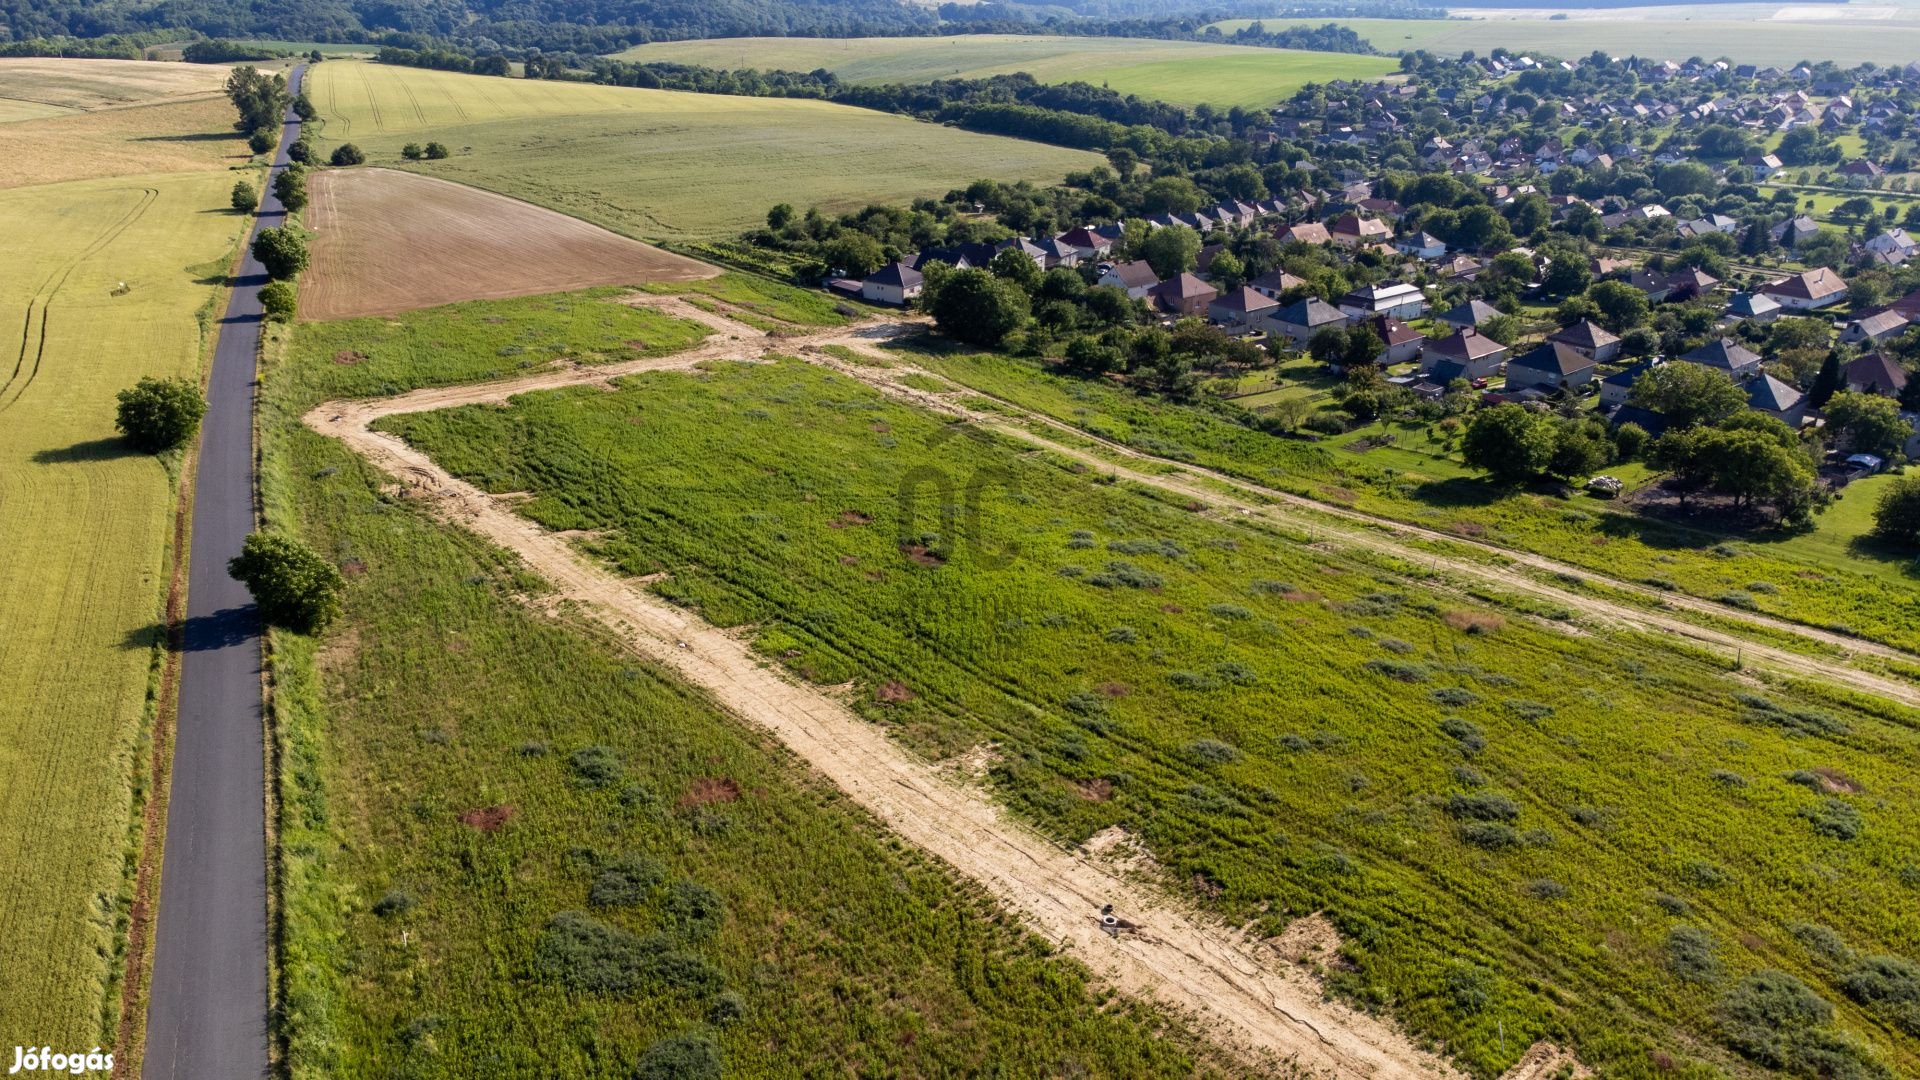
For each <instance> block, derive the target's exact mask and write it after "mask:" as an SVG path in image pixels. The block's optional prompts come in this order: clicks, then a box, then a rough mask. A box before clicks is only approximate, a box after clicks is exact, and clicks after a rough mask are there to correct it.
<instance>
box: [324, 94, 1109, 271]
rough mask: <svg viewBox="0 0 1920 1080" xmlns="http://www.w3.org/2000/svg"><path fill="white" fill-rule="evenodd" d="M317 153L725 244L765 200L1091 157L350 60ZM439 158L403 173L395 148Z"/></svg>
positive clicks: (936, 189)
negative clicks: (431, 149)
mask: <svg viewBox="0 0 1920 1080" xmlns="http://www.w3.org/2000/svg"><path fill="white" fill-rule="evenodd" d="M307 77H308V80H309V82H310V87H309V91H308V93H309V96H310V97H312V99H313V101H314V104H315V105H316V106H317V107H318V108H319V109H320V112H321V115H322V116H323V117H324V118H325V121H326V123H325V124H324V126H323V127H322V128H321V130H320V132H319V134H318V136H317V137H316V141H317V143H318V144H319V147H320V149H321V151H322V153H323V154H324V153H327V152H330V151H331V149H332V148H333V147H334V146H336V145H339V144H340V143H342V142H348V141H351V142H353V143H355V144H356V145H358V146H359V147H360V148H361V149H362V150H364V151H366V152H367V154H368V158H369V160H370V162H372V163H374V164H379V165H385V166H392V167H404V168H408V169H415V170H418V171H421V172H424V173H427V174H429V175H433V176H438V177H442V178H444V179H448V180H456V181H459V182H461V183H466V184H471V185H473V186H475V187H480V188H485V189H487V190H490V191H497V192H500V193H502V194H506V195H512V196H514V197H516V198H520V199H525V200H526V201H528V202H532V203H537V204H539V205H542V206H547V207H550V208H552V209H555V210H559V211H561V212H563V213H567V214H571V215H573V216H575V217H578V218H581V219H583V220H586V221H590V222H592V223H594V224H596V225H600V226H603V227H605V228H608V229H612V230H613V231H615V232H619V233H624V234H626V235H628V236H631V237H634V238H636V239H641V240H656V241H657V240H687V239H714V238H721V237H727V236H732V235H734V234H737V233H738V232H740V231H741V230H742V229H745V228H749V227H751V226H753V225H756V224H759V223H760V222H762V221H763V220H764V219H765V216H766V212H767V208H768V207H770V206H772V205H773V204H775V203H778V202H790V203H793V204H794V205H796V206H800V207H807V206H818V207H820V208H821V209H823V210H829V211H836V212H837V211H844V210H852V209H857V208H859V207H861V206H865V205H867V204H869V203H888V202H905V201H908V200H911V199H914V198H919V197H924V196H933V197H938V196H940V195H944V194H945V193H946V192H947V191H949V190H951V189H953V188H955V187H960V186H964V185H965V184H967V183H968V182H969V181H971V180H974V179H978V178H980V177H983V176H984V177H993V178H996V179H1001V180H1020V179H1025V180H1033V181H1038V182H1044V183H1053V182H1056V181H1058V180H1059V179H1060V178H1061V177H1062V176H1063V175H1065V174H1066V173H1068V172H1070V171H1073V170H1075V169H1085V168H1088V167H1090V166H1091V165H1094V164H1097V163H1098V162H1099V161H1101V160H1102V159H1101V158H1100V157H1099V156H1098V155H1095V154H1089V153H1084V152H1081V151H1076V150H1066V149H1062V148H1060V147H1055V146H1047V145H1043V144H1041V143H1035V142H1028V141H1025V140H1020V139H1009V138H1002V137H999V136H993V135H980V134H975V133H973V132H966V131H959V130H955V129H952V128H946V127H941V126H939V125H936V124H928V123H922V122H920V121H916V120H910V119H907V118H904V117H898V116H890V115H886V114H883V113H878V112H873V111H870V110H866V109H855V108H850V107H847V106H841V105H832V104H827V103H824V102H818V101H801V100H786V99H776V98H745V97H723V96H719V95H712V94H684V93H675V92H671V91H663V90H638V89H628V88H624V87H610V86H592V85H585V84H579V83H556V82H545V81H531V80H526V79H505V78H496V77H490V76H482V75H462V74H454V73H449V72H440V71H429V70H424V69H420V68H408V67H390V66H383V65H380V64H372V63H365V62H360V61H352V60H333V61H328V62H327V63H324V64H320V65H319V66H317V67H316V68H314V69H312V70H311V71H310V73H309V74H308V76H307ZM428 140H435V141H439V142H442V143H445V144H446V145H447V146H448V147H449V148H451V149H452V151H453V156H452V157H451V158H448V159H446V160H444V161H431V162H419V163H412V162H406V161H405V160H404V159H403V158H402V157H401V154H400V151H401V149H402V147H403V146H404V145H405V144H407V143H410V142H422V143H424V142H426V141H428Z"/></svg>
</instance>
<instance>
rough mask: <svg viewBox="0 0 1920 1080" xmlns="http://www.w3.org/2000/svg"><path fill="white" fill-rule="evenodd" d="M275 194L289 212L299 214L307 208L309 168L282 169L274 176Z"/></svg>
mask: <svg viewBox="0 0 1920 1080" xmlns="http://www.w3.org/2000/svg"><path fill="white" fill-rule="evenodd" d="M273 194H274V197H275V198H277V199H279V200H280V205H281V206H283V207H285V208H286V210H287V213H289V214H298V213H299V212H300V211H302V210H305V209H306V208H307V170H305V169H301V168H292V167H290V168H286V169H282V170H281V171H280V172H279V173H278V174H277V175H276V176H274V178H273Z"/></svg>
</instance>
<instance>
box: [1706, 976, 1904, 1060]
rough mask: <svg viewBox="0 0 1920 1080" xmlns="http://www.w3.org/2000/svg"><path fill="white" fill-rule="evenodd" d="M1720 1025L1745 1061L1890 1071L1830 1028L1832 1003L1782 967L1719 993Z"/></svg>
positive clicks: (1745, 980) (1857, 1044)
mask: <svg viewBox="0 0 1920 1080" xmlns="http://www.w3.org/2000/svg"><path fill="white" fill-rule="evenodd" d="M1719 1015H1720V1029H1721V1033H1722V1034H1723V1035H1724V1037H1725V1038H1726V1040H1727V1043H1728V1045H1730V1046H1732V1047H1733V1048H1734V1049H1735V1050H1737V1051H1739V1052H1740V1053H1741V1054H1742V1055H1743V1056H1745V1057H1746V1058H1748V1059H1749V1060H1751V1061H1753V1062H1755V1063H1757V1064H1760V1065H1763V1066H1766V1067H1767V1068H1770V1069H1777V1070H1780V1071H1782V1072H1786V1073H1788V1074H1790V1075H1794V1076H1818V1077H1823V1078H1829V1080H1869V1078H1872V1080H1877V1078H1880V1077H1885V1076H1888V1075H1890V1074H1889V1073H1888V1072H1887V1070H1886V1068H1885V1067H1884V1066H1882V1065H1880V1064H1879V1063H1878V1062H1876V1061H1874V1060H1873V1059H1872V1058H1871V1057H1870V1056H1868V1052H1867V1051H1866V1049H1865V1048H1863V1047H1862V1046H1861V1045H1860V1044H1859V1043H1857V1042H1855V1041H1854V1040H1853V1039H1852V1038H1850V1037H1848V1036H1846V1035H1844V1034H1842V1033H1841V1032H1838V1031H1836V1030H1834V1029H1833V1027H1832V1026H1831V1022H1832V1020H1833V1006H1832V1005H1830V1004H1828V1003H1827V1002H1826V1001H1825V1000H1823V999H1822V998H1821V997H1820V995H1818V994H1816V993H1814V992H1813V991H1812V990H1810V989H1808V988H1807V985H1806V984H1805V983H1803V982H1801V981H1800V980H1799V979H1796V978H1794V977H1793V976H1792V975H1789V974H1787V973H1786V972H1784V971H1773V970H1762V971H1756V972H1754V973H1753V974H1752V975H1749V976H1747V977H1746V978H1744V979H1742V980H1740V982H1739V983H1738V984H1736V985H1735V986H1734V987H1733V988H1732V989H1731V990H1728V991H1727V992H1726V993H1725V994H1724V995H1722V996H1721V999H1720V1006H1719Z"/></svg>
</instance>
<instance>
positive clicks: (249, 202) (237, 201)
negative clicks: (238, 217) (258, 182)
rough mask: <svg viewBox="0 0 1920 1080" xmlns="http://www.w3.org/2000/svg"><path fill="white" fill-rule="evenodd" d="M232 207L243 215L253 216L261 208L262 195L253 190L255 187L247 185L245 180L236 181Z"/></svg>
mask: <svg viewBox="0 0 1920 1080" xmlns="http://www.w3.org/2000/svg"><path fill="white" fill-rule="evenodd" d="M232 205H233V208H234V209H235V210H236V211H238V212H240V213H242V214H251V213H253V212H254V211H255V210H258V209H259V208H260V193H259V192H257V191H255V190H253V185H252V184H249V183H247V182H246V181H245V180H235V181H234V182H233V196H232Z"/></svg>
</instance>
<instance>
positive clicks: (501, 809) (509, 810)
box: [460, 805, 516, 832]
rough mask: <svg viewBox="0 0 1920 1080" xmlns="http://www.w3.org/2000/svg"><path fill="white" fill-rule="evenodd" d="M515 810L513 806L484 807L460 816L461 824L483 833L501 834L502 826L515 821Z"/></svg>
mask: <svg viewBox="0 0 1920 1080" xmlns="http://www.w3.org/2000/svg"><path fill="white" fill-rule="evenodd" d="M515 812H516V811H515V808H514V807H513V806H512V805H501V806H482V807H478V808H476V809H473V810H468V811H467V812H465V813H463V814H461V815H460V824H462V825H465V826H468V827H469V828H474V829H478V830H480V831H481V832H499V831H500V828H501V826H503V825H505V824H506V823H507V822H509V821H511V820H513V815H514V813H515Z"/></svg>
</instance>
